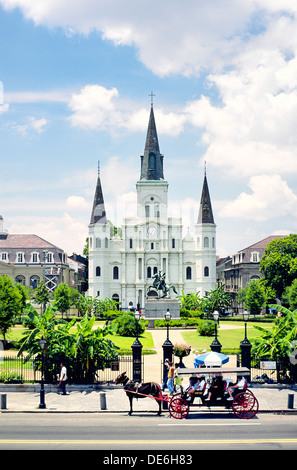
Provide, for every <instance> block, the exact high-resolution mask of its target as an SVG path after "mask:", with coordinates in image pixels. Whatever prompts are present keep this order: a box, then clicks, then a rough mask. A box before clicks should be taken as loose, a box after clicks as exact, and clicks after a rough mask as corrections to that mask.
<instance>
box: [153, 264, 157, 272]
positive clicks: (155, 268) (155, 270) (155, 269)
mask: <svg viewBox="0 0 297 470" xmlns="http://www.w3.org/2000/svg"><path fill="white" fill-rule="evenodd" d="M153 272H154V274H157V272H158V268H157V266H155V267H154V271H153Z"/></svg>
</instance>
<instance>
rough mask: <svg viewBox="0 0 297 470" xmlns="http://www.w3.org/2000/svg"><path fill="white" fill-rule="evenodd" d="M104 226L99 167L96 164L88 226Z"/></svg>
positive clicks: (104, 216)
mask: <svg viewBox="0 0 297 470" xmlns="http://www.w3.org/2000/svg"><path fill="white" fill-rule="evenodd" d="M97 223H99V224H106V212H105V205H104V198H103V191H102V186H101V179H100V165H99V162H98V178H97V185H96V190H95V196H94V202H93V209H92V214H91V221H90V224H97Z"/></svg>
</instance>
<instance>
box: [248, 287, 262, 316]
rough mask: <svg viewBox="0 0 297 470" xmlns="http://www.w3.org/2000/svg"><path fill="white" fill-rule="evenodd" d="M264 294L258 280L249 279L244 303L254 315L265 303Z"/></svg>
mask: <svg viewBox="0 0 297 470" xmlns="http://www.w3.org/2000/svg"><path fill="white" fill-rule="evenodd" d="M265 300H266V295H265V289H264V287H263V286H262V284H261V283H260V282H259V281H251V282H250V283H249V285H248V286H247V290H246V295H245V301H244V305H245V307H246V308H247V309H248V310H249V311H250V313H252V314H253V315H256V314H257V313H259V312H260V310H261V308H262V307H263V306H264V305H265Z"/></svg>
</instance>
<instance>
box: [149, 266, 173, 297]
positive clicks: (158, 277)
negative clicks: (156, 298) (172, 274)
mask: <svg viewBox="0 0 297 470" xmlns="http://www.w3.org/2000/svg"><path fill="white" fill-rule="evenodd" d="M153 279H154V281H153V285H152V286H149V287H148V293H149V292H150V291H151V290H152V289H154V290H156V291H157V292H159V291H162V292H163V295H162V297H161V298H162V299H164V298H165V297H167V294H168V292H169V291H170V289H172V290H173V292H174V293H175V294H177V292H176V289H175V287H174V286H168V285H167V284H166V281H165V273H164V272H163V271H159V273H156V274H154V275H153Z"/></svg>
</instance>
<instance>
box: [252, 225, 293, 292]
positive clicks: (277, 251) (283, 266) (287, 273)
mask: <svg viewBox="0 0 297 470" xmlns="http://www.w3.org/2000/svg"><path fill="white" fill-rule="evenodd" d="M260 272H262V273H263V275H264V277H265V279H266V280H267V282H268V285H269V286H270V287H271V288H272V289H274V290H275V293H276V295H277V297H278V298H279V299H281V298H282V295H283V293H284V291H285V289H286V287H288V286H290V285H291V284H292V282H293V280H294V279H295V278H296V277H297V235H296V234H291V235H289V236H288V237H285V238H279V239H275V240H273V241H272V242H270V243H268V245H267V247H266V249H265V252H264V255H263V256H262V258H261V261H260Z"/></svg>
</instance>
